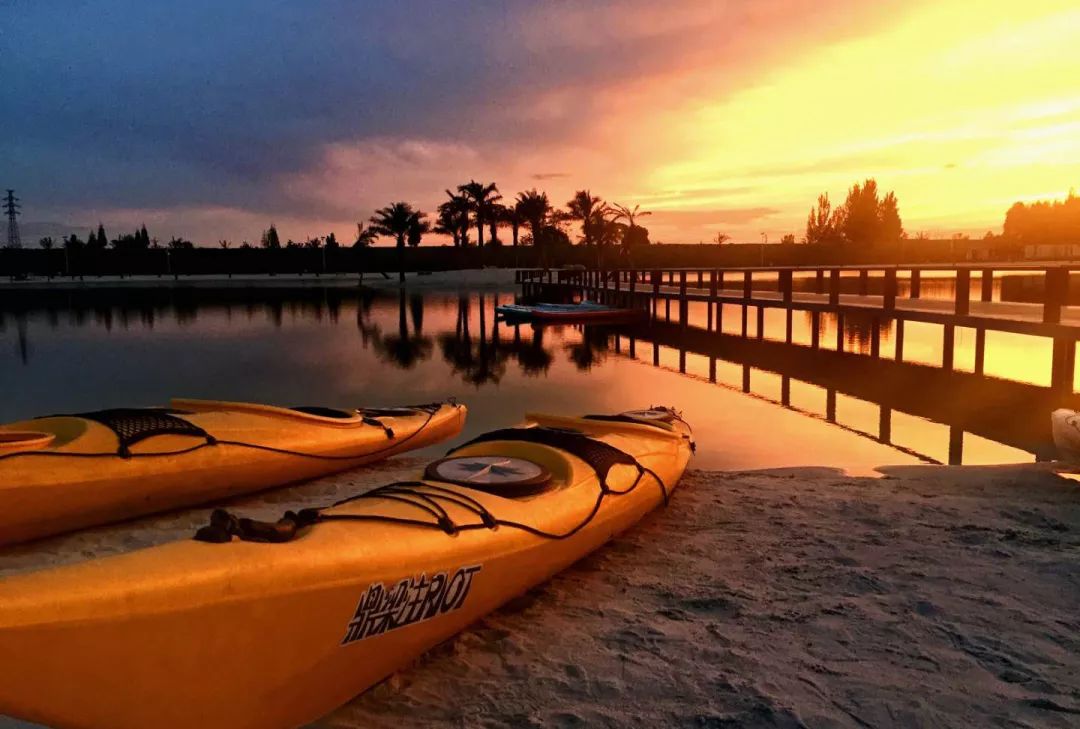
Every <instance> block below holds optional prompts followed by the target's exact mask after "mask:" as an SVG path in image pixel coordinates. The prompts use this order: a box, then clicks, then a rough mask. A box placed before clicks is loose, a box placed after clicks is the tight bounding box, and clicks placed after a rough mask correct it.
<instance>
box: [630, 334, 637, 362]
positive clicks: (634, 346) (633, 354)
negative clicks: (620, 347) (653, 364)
mask: <svg viewBox="0 0 1080 729" xmlns="http://www.w3.org/2000/svg"><path fill="white" fill-rule="evenodd" d="M630 359H637V339H635V338H634V337H630Z"/></svg>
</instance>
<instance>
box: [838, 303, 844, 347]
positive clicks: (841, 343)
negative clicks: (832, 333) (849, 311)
mask: <svg viewBox="0 0 1080 729" xmlns="http://www.w3.org/2000/svg"><path fill="white" fill-rule="evenodd" d="M836 351H837V352H843V351H844V312H842V311H838V312H836Z"/></svg>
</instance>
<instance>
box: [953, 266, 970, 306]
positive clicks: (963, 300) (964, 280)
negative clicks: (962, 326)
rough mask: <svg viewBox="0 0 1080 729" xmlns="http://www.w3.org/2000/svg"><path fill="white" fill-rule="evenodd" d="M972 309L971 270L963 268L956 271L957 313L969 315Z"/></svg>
mask: <svg viewBox="0 0 1080 729" xmlns="http://www.w3.org/2000/svg"><path fill="white" fill-rule="evenodd" d="M970 309H971V271H969V270H968V269H966V268H961V269H960V270H959V271H957V272H956V315H957V316H967V315H968V311H969V310H970Z"/></svg>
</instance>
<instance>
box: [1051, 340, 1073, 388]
mask: <svg viewBox="0 0 1080 729" xmlns="http://www.w3.org/2000/svg"><path fill="white" fill-rule="evenodd" d="M1050 362H1051V364H1050V389H1051V390H1053V391H1054V392H1055V393H1059V394H1068V393H1071V392H1072V391H1073V376H1074V373H1075V370H1076V341H1075V340H1072V339H1055V340H1054V350H1053V354H1052V355H1051V360H1050Z"/></svg>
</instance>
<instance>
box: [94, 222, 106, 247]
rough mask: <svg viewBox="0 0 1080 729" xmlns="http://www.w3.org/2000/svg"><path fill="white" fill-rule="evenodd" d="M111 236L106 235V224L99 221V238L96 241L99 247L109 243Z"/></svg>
mask: <svg viewBox="0 0 1080 729" xmlns="http://www.w3.org/2000/svg"><path fill="white" fill-rule="evenodd" d="M108 241H109V237H108V236H107V235H105V226H104V225H102V224H101V223H98V226H97V240H96V241H95V243H96V245H97V247H98V248H104V247H105V246H106V245H108Z"/></svg>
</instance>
